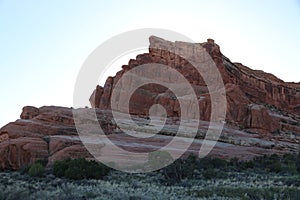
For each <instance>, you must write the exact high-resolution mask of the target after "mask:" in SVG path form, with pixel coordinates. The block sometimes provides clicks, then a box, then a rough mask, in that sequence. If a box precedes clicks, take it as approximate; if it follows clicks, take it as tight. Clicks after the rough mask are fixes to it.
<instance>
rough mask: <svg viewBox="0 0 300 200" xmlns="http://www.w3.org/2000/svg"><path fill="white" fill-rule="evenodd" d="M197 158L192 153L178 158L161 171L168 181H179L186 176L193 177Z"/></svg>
mask: <svg viewBox="0 0 300 200" xmlns="http://www.w3.org/2000/svg"><path fill="white" fill-rule="evenodd" d="M196 162H197V159H196V157H195V156H193V155H190V156H189V157H188V158H186V159H178V160H176V161H175V162H174V163H172V164H171V165H169V166H167V167H165V168H163V169H162V170H161V171H162V173H163V175H164V177H165V180H166V181H167V183H179V182H181V181H182V180H183V179H185V178H191V177H192V176H193V175H194V170H195V169H196Z"/></svg>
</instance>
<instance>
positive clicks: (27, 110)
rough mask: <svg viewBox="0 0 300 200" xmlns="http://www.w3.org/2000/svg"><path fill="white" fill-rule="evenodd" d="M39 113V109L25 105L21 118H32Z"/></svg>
mask: <svg viewBox="0 0 300 200" xmlns="http://www.w3.org/2000/svg"><path fill="white" fill-rule="evenodd" d="M38 115H39V109H38V108H36V107H33V106H26V107H24V108H23V112H22V113H21V116H20V118H21V119H32V118H34V117H36V116H38Z"/></svg>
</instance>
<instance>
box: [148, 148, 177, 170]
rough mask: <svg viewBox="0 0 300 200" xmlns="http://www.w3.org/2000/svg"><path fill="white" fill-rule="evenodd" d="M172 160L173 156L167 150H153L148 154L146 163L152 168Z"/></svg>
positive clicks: (164, 164)
mask: <svg viewBox="0 0 300 200" xmlns="http://www.w3.org/2000/svg"><path fill="white" fill-rule="evenodd" d="M172 162H173V157H172V156H171V155H170V153H169V152H167V151H153V152H150V153H149V154H148V164H149V166H150V167H152V168H160V167H163V166H166V165H168V164H170V163H172Z"/></svg>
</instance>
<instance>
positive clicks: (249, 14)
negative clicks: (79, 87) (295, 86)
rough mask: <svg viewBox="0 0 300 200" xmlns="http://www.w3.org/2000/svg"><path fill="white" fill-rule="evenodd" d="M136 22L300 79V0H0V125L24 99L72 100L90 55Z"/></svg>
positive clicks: (136, 25)
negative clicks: (215, 46)
mask: <svg viewBox="0 0 300 200" xmlns="http://www.w3.org/2000/svg"><path fill="white" fill-rule="evenodd" d="M137 28H164V29H169V30H173V31H176V32H178V33H181V34H184V35H186V36H187V37H189V38H191V39H192V40H194V41H195V42H204V41H206V39H207V38H213V39H214V40H215V42H216V43H217V44H219V45H220V47H221V51H222V53H223V54H224V55H225V56H227V57H228V58H230V59H231V61H233V62H241V63H243V64H244V65H246V66H248V67H251V68H253V69H260V70H263V71H266V72H270V73H273V74H274V75H276V76H278V77H279V78H281V79H283V80H285V81H294V82H299V81H300V76H299V74H300V59H299V58H300V56H299V52H300V37H299V36H300V1H297V0H285V1H284V0H251V1H240V0H226V1H225V0H223V1H221V0H219V1H217V0H207V1H201V0H200V1H199V0H195V1H192V0H185V1H176V0H170V1H155V0H152V1H142V0H137V1H121V0H120V1H111V0H108V1H101V0H97V1H96V0H94V1H92V0H89V1H82V0H63V1H62V0H51V1H50V0H45V1H38V0H28V1H21V0H19V1H17V0H0V75H1V84H0V90H1V104H0V111H1V114H0V127H2V126H3V125H5V124H7V123H8V122H11V121H15V120H16V119H18V118H19V115H20V113H21V110H22V107H23V106H26V105H32V106H36V107H40V106H43V105H57V106H66V107H71V106H72V102H73V99H72V97H73V89H74V83H75V80H76V77H77V74H78V72H79V70H80V68H81V65H82V64H83V62H84V61H85V59H86V58H87V57H88V55H89V54H90V53H91V52H92V51H93V50H94V49H95V48H96V47H97V46H99V45H100V44H101V43H102V42H104V41H106V40H108V39H109V38H111V37H113V36H115V35H117V34H120V33H122V32H125V31H130V30H133V29H137ZM130 56H133V55H130ZM124 62H125V61H124ZM123 64H126V63H123ZM120 68H121V66H114V69H113V70H111V73H112V74H110V75H114V74H113V73H114V72H113V71H118V69H120Z"/></svg>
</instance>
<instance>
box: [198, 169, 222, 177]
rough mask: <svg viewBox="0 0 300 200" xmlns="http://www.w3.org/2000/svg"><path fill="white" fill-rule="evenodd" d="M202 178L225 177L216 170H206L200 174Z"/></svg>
mask: <svg viewBox="0 0 300 200" xmlns="http://www.w3.org/2000/svg"><path fill="white" fill-rule="evenodd" d="M202 176H203V177H204V178H205V179H219V178H225V177H226V175H225V173H224V172H222V171H221V170H218V169H213V168H208V169H206V170H204V171H203V172H202Z"/></svg>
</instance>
